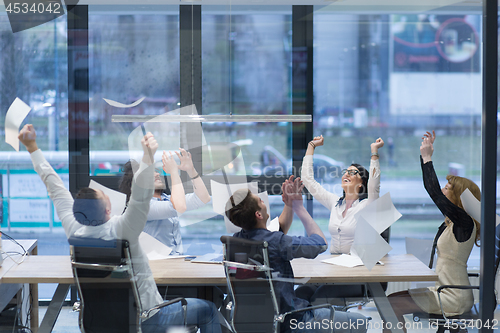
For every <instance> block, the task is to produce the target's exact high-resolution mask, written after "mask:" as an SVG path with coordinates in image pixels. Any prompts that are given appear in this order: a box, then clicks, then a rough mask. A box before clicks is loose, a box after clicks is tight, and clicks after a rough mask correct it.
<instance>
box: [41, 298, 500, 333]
mask: <svg viewBox="0 0 500 333" xmlns="http://www.w3.org/2000/svg"><path fill="white" fill-rule="evenodd" d="M46 309H47V308H46V307H41V308H40V318H42V316H43V315H44V314H45V311H46ZM350 311H359V312H361V313H363V314H364V315H365V316H369V317H372V320H371V322H370V326H369V329H368V332H369V333H377V332H382V330H381V328H380V327H381V319H380V316H379V314H378V312H377V308H376V307H375V304H374V303H373V302H371V303H368V304H366V305H365V306H364V307H363V308H362V309H361V310H358V309H351V310H350ZM495 317H496V318H497V319H500V313H499V311H497V313H496V316H495ZM406 323H407V325H414V326H412V327H410V328H409V329H408V333H413V332H415V333H417V332H418V333H435V332H436V329H432V328H429V327H428V322H425V321H424V322H422V324H421V326H417V324H412V319H411V316H409V317H407V318H406ZM418 325H420V324H418ZM53 332H54V333H79V332H80V330H79V329H78V312H73V311H72V309H71V307H63V308H62V310H61V314H60V315H59V318H58V320H57V322H56V325H55V327H54V330H53ZM179 332H181V333H182V331H178V330H177V331H176V333H179ZM468 332H469V333H476V332H478V330H477V329H469V330H468ZM167 333H174V332H173V331H172V332H167Z"/></svg>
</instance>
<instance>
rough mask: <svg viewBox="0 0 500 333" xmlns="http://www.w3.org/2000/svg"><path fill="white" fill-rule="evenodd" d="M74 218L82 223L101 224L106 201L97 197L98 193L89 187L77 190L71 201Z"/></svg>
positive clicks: (104, 215) (103, 218) (103, 220)
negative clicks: (73, 199) (72, 201)
mask: <svg viewBox="0 0 500 333" xmlns="http://www.w3.org/2000/svg"><path fill="white" fill-rule="evenodd" d="M73 214H74V215H75V219H76V220H77V221H78V222H79V223H80V224H83V225H89V226H96V225H101V224H103V223H104V222H106V221H105V218H106V202H105V201H104V200H103V199H102V198H99V193H98V192H97V191H96V190H94V189H91V188H89V187H84V188H82V189H80V191H78V193H77V195H76V198H75V201H74V203H73Z"/></svg>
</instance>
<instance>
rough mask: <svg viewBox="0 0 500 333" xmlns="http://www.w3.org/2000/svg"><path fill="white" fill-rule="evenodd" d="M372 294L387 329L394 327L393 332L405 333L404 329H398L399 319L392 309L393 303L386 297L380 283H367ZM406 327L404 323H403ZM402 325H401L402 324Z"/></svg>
mask: <svg viewBox="0 0 500 333" xmlns="http://www.w3.org/2000/svg"><path fill="white" fill-rule="evenodd" d="M367 285H368V288H369V290H370V293H371V294H372V297H373V301H374V302H375V305H376V306H377V309H378V312H379V313H380V317H381V318H382V320H383V322H384V326H385V327H388V326H389V327H392V329H391V331H392V332H397V333H403V332H404V331H403V330H402V329H398V328H397V327H398V326H397V325H398V318H397V317H396V314H395V313H394V310H393V309H392V306H391V303H390V302H389V300H388V299H387V296H386V295H385V291H384V289H383V288H382V285H381V284H380V283H379V282H371V283H367ZM402 324H403V325H404V323H402ZM400 325H401V324H400Z"/></svg>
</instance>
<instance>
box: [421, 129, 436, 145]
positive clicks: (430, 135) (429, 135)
mask: <svg viewBox="0 0 500 333" xmlns="http://www.w3.org/2000/svg"><path fill="white" fill-rule="evenodd" d="M424 138H428V139H429V140H430V142H431V143H432V144H434V140H436V132H434V130H433V131H432V134H431V132H429V131H427V132H425V133H424V136H423V137H422V140H423V139H424Z"/></svg>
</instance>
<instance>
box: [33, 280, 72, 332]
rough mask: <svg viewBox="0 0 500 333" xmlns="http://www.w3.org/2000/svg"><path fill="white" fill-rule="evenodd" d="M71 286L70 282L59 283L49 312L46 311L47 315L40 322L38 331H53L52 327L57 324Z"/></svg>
mask: <svg viewBox="0 0 500 333" xmlns="http://www.w3.org/2000/svg"><path fill="white" fill-rule="evenodd" d="M69 286H70V285H69V284H59V285H58V286H57V289H56V291H55V293H54V296H53V297H52V300H51V301H50V304H49V307H48V308H47V312H45V316H44V317H43V320H42V323H41V324H40V328H38V333H50V332H52V329H53V328H54V325H55V324H56V320H57V317H58V316H59V312H61V308H62V305H63V303H64V300H65V299H66V295H67V294H68V290H69Z"/></svg>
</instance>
